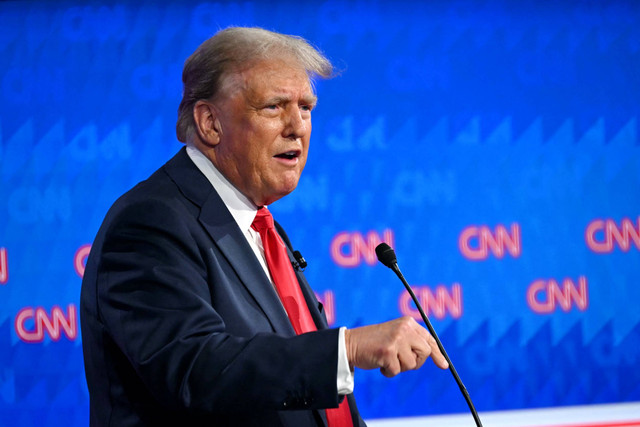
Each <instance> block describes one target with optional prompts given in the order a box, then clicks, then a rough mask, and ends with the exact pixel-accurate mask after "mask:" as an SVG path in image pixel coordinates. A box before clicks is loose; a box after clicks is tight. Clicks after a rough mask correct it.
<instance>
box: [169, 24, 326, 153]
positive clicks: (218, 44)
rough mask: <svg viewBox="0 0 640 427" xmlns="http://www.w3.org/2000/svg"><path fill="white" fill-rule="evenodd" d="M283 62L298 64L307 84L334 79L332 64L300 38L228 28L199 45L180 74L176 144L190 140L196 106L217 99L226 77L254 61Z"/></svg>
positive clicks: (261, 30)
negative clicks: (197, 103)
mask: <svg viewBox="0 0 640 427" xmlns="http://www.w3.org/2000/svg"><path fill="white" fill-rule="evenodd" d="M282 58H286V59H287V60H290V59H293V60H295V61H297V62H298V63H299V64H300V66H301V67H303V68H304V69H305V71H306V72H307V75H308V76H309V79H310V80H313V79H315V78H318V77H321V78H330V77H332V76H333V72H334V69H333V65H332V64H331V62H330V61H329V60H328V59H327V58H326V57H325V56H324V55H323V54H322V53H320V52H319V51H318V50H317V49H316V48H314V47H313V46H311V45H310V44H309V43H308V42H307V41H306V40H305V39H303V38H302V37H298V36H290V35H285V34H280V33H275V32H273V31H268V30H265V29H262V28H246V27H230V28H227V29H224V30H221V31H219V32H218V33H216V34H215V35H214V36H213V37H211V38H210V39H208V40H206V41H205V42H204V43H202V44H201V45H200V46H199V47H198V48H197V49H196V50H195V52H193V54H191V56H189V58H187V60H186V61H185V63H184V69H183V71H182V84H183V91H182V101H181V102H180V106H179V107H178V121H177V123H176V134H177V136H178V140H180V141H182V142H187V141H189V140H190V139H191V138H192V137H193V134H194V132H195V122H194V119H193V107H194V105H195V103H196V102H197V101H198V100H201V99H212V98H214V97H215V96H216V95H218V94H219V93H220V92H221V89H222V87H223V85H224V80H225V78H226V77H227V76H229V75H230V74H232V73H234V72H237V71H239V70H240V69H241V68H243V67H248V66H250V65H251V64H252V63H254V62H257V61H262V60H271V59H282Z"/></svg>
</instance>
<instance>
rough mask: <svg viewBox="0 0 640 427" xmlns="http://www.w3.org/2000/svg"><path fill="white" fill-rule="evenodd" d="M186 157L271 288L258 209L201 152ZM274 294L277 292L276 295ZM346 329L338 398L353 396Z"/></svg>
mask: <svg viewBox="0 0 640 427" xmlns="http://www.w3.org/2000/svg"><path fill="white" fill-rule="evenodd" d="M187 154H188V156H189V158H190V159H191V160H192V161H193V163H194V164H195V165H196V167H197V168H198V169H199V170H200V172H202V173H203V174H204V176H206V177H207V179H208V180H209V182H210V183H211V185H212V186H213V188H214V189H215V190H216V192H217V193H218V194H219V195H220V198H221V199H222V201H223V202H224V204H225V206H226V207H227V209H229V212H230V213H231V216H233V219H235V220H236V222H237V223H238V226H239V227H240V230H242V232H243V234H244V236H245V237H246V239H247V242H249V246H251V249H253V252H254V253H255V255H256V258H258V261H260V264H261V265H262V269H263V270H264V272H265V274H266V275H267V277H268V278H269V280H270V281H271V284H272V285H273V279H272V278H271V274H270V273H269V268H268V267H267V261H266V259H265V257H264V248H263V246H262V239H260V234H258V232H256V231H255V230H254V229H253V228H251V224H252V223H253V220H254V218H255V217H256V213H257V212H258V208H257V207H256V206H255V205H254V204H253V202H252V201H251V200H249V199H248V198H247V197H246V196H245V195H244V194H242V193H241V192H240V191H238V189H237V188H235V187H234V186H233V185H232V184H231V183H230V182H229V181H228V180H227V179H226V178H225V177H224V175H222V173H220V171H218V169H217V168H216V167H215V166H214V165H213V163H211V161H210V160H209V159H208V158H207V157H206V156H205V155H204V154H202V152H200V150H198V149H197V148H195V147H194V146H193V145H191V144H187ZM276 294H277V292H276ZM345 330H346V327H342V328H340V334H339V337H338V382H337V389H338V394H341V395H345V394H349V393H352V392H353V386H354V379H353V372H351V369H350V368H349V360H348V359H347V346H346V341H345V336H344V335H345Z"/></svg>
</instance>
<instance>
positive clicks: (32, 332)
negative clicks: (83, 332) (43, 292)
mask: <svg viewBox="0 0 640 427" xmlns="http://www.w3.org/2000/svg"><path fill="white" fill-rule="evenodd" d="M15 329H16V333H17V334H18V337H20V339H21V340H22V341H25V342H30V343H39V342H42V341H44V337H45V335H48V336H49V337H50V338H51V339H52V340H53V341H58V340H59V339H60V338H61V337H62V333H63V332H64V334H65V335H66V336H67V338H68V339H69V340H71V341H73V340H75V339H76V337H77V336H78V314H77V310H76V306H75V305H74V304H69V305H68V306H67V312H66V313H65V312H64V311H63V310H62V308H60V307H58V306H53V308H52V309H51V314H49V313H48V312H47V311H46V310H45V309H44V308H42V307H36V308H33V307H25V308H23V309H22V310H20V311H19V312H18V314H17V315H16V319H15Z"/></svg>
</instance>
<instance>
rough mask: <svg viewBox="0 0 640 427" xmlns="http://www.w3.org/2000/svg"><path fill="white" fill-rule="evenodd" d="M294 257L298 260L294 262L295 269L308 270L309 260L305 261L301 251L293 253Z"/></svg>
mask: <svg viewBox="0 0 640 427" xmlns="http://www.w3.org/2000/svg"><path fill="white" fill-rule="evenodd" d="M293 257H294V258H295V259H296V260H295V261H294V262H293V268H295V269H296V270H298V271H304V269H305V268H307V260H305V259H304V257H303V256H302V254H301V253H300V251H293Z"/></svg>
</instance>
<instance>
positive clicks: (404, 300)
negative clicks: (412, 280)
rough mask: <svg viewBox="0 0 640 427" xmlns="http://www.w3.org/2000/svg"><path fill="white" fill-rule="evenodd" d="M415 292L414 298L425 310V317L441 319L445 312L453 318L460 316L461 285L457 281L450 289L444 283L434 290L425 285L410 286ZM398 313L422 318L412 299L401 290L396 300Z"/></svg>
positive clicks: (445, 314)
mask: <svg viewBox="0 0 640 427" xmlns="http://www.w3.org/2000/svg"><path fill="white" fill-rule="evenodd" d="M411 289H413V292H414V293H415V294H416V298H418V301H420V305H422V308H423V309H424V311H425V314H426V315H427V317H430V316H434V317H435V318H436V319H439V320H442V319H444V318H445V317H446V316H447V314H449V315H451V317H453V318H454V319H459V318H460V316H462V287H461V286H460V284H458V283H454V284H453V285H452V286H451V290H449V289H447V287H446V286H444V285H438V286H437V287H436V290H435V292H434V291H432V290H431V288H429V287H427V286H416V287H413V286H412V287H411ZM398 305H399V306H400V313H402V315H404V316H411V317H413V318H414V319H416V320H422V316H420V312H419V311H418V309H417V308H414V306H413V300H412V299H411V295H409V293H408V292H403V293H402V294H401V295H400V299H399V301H398Z"/></svg>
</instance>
